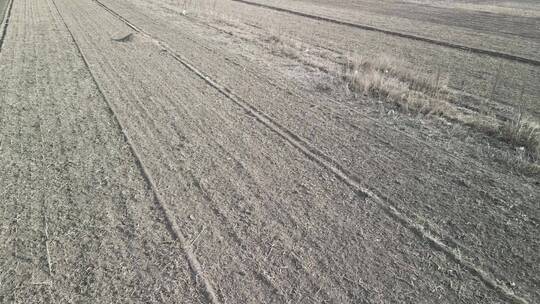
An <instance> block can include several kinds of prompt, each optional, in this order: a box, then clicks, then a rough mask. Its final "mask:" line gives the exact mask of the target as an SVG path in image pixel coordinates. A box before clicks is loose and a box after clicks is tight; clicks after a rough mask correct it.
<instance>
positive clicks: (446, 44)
mask: <svg viewBox="0 0 540 304" xmlns="http://www.w3.org/2000/svg"><path fill="white" fill-rule="evenodd" d="M231 1H235V2H239V3H243V4H247V5H253V6H258V7H262V8H266V9H270V10H274V11H278V12H284V13H289V14H293V15H297V16H301V17H305V18H310V19H314V20H319V21H325V22H330V23H334V24H339V25H344V26H349V27H354V28H358V29H362V30H366V31H372V32H379V33H383V34H386V35H390V36H396V37H400V38H406V39H411V40H416V41H421V42H425V43H429V44H434V45H438V46H442V47H446V48H451V49H456V50H461V51H465V52H471V53H475V54H480V55H487V56H490V57H495V58H502V59H506V60H510V61H517V62H521V63H525V64H529V65H533V66H540V60H535V59H531V58H525V57H521V56H517V55H512V54H508V53H502V52H497V51H493V50H486V49H480V48H476V47H471V46H466V45H461V44H457V43H452V42H448V41H441V40H436V39H431V38H427V37H421V36H416V35H412V34H406V33H402V32H396V31H391V30H385V29H383V28H379V27H374V26H370V25H366V24H358V23H353V22H348V21H343V20H338V19H332V18H328V17H323V16H318V15H313V14H308V13H303V12H299V11H295V10H291V9H287V8H282V7H277V6H273V5H268V4H262V3H257V2H251V1H247V0H231Z"/></svg>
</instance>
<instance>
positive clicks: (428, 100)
mask: <svg viewBox="0 0 540 304" xmlns="http://www.w3.org/2000/svg"><path fill="white" fill-rule="evenodd" d="M341 78H342V79H343V80H344V81H345V82H346V84H347V87H348V88H349V89H350V90H351V91H352V92H354V93H361V94H364V95H366V96H369V97H374V98H378V99H381V100H385V101H388V102H391V103H393V104H395V105H397V106H398V107H399V108H401V109H403V110H404V111H407V112H416V113H422V114H426V115H437V116H441V117H444V118H446V119H449V120H451V121H457V122H459V123H462V124H464V125H467V126H469V127H472V128H474V129H476V130H477V131H481V132H483V133H485V134H488V135H494V136H497V137H499V138H501V139H502V140H504V141H505V142H508V143H510V144H512V145H514V146H515V147H518V148H519V147H523V148H524V149H527V152H528V153H527V154H528V155H529V156H530V158H531V159H532V160H533V161H536V160H538V159H539V158H540V127H539V124H538V123H536V122H534V121H532V120H531V119H525V118H523V117H522V115H519V117H518V119H516V120H511V121H507V122H501V121H499V120H497V119H494V118H493V117H492V116H490V115H486V114H484V113H481V112H476V113H475V112H473V113H471V112H467V113H465V112H463V111H462V110H461V109H460V108H459V107H457V106H456V105H454V104H453V103H452V102H451V99H452V97H453V98H454V99H455V98H456V96H451V93H450V92H449V91H448V90H447V88H446V85H445V81H444V79H445V77H443V76H442V75H440V72H438V73H436V74H435V75H432V76H428V77H426V76H422V74H421V73H415V72H414V71H411V70H407V69H405V68H403V65H402V64H400V61H399V60H397V59H394V58H391V57H390V56H387V55H381V56H379V57H375V58H366V57H362V56H356V57H352V59H349V60H347V62H346V64H345V66H344V68H343V75H342V76H341ZM441 79H443V80H441Z"/></svg>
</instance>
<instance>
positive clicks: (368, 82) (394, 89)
mask: <svg viewBox="0 0 540 304" xmlns="http://www.w3.org/2000/svg"><path fill="white" fill-rule="evenodd" d="M343 79H344V80H345V81H346V83H347V85H348V88H349V89H350V90H351V91H353V92H360V93H362V94H365V95H367V96H371V97H375V98H380V99H383V100H386V101H390V102H393V103H395V104H396V105H398V106H400V107H401V108H404V109H406V110H408V111H415V112H421V113H424V114H435V115H443V116H444V115H445V114H454V113H451V112H452V111H451V107H450V105H449V104H448V102H446V101H444V100H442V99H440V98H438V97H439V96H441V95H444V94H446V93H447V92H446V90H445V85H444V83H443V82H442V81H441V76H440V74H439V75H438V76H436V77H435V78H433V79H431V78H426V77H421V76H419V75H418V74H417V75H415V74H414V73H413V72H412V71H410V70H407V69H404V68H403V64H402V63H400V62H399V61H397V60H395V59H393V58H391V57H389V56H384V55H383V56H379V57H375V58H373V59H367V58H365V57H356V58H353V59H352V60H348V61H347V63H346V65H345V67H344V72H343ZM452 118H453V117H452Z"/></svg>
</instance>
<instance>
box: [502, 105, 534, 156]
mask: <svg viewBox="0 0 540 304" xmlns="http://www.w3.org/2000/svg"><path fill="white" fill-rule="evenodd" d="M499 131H500V136H501V138H502V139H503V140H505V141H507V142H510V143H511V144H513V145H515V146H519V147H523V148H524V149H527V151H529V154H530V156H531V157H532V158H533V159H535V160H540V124H538V123H537V122H535V121H532V120H530V119H527V118H523V117H522V116H521V115H519V116H518V118H517V119H514V120H511V121H508V122H506V123H504V124H502V125H501V127H500V129H499Z"/></svg>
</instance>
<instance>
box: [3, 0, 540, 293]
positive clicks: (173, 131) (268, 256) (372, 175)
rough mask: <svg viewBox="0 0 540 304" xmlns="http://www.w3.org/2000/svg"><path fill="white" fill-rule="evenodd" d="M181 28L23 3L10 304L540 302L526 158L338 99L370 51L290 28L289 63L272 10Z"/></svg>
mask: <svg viewBox="0 0 540 304" xmlns="http://www.w3.org/2000/svg"><path fill="white" fill-rule="evenodd" d="M340 3H341V2H340ZM209 4H210V5H211V3H209ZM227 5H230V6H225V5H224V3H220V4H219V5H218V6H217V9H219V8H221V9H223V11H227V10H231V9H232V8H235V7H236V5H238V4H235V3H232V2H227ZM209 7H212V6H209ZM217 9H216V10H217ZM373 9H374V10H375V9H376V8H373ZM183 10H184V8H183V7H182V5H179V4H178V3H172V2H170V3H167V2H163V1H155V0H150V1H143V0H117V1H112V0H103V1H99V2H98V1H93V0H86V1H69V0H44V1H35V0H16V1H15V2H14V4H13V11H12V20H11V22H10V25H9V30H8V31H7V36H6V38H5V44H4V48H3V49H2V52H1V53H0V75H2V77H1V78H0V99H1V100H0V101H1V102H0V175H1V176H2V177H3V178H2V179H0V206H1V207H0V244H2V245H1V246H0V257H1V259H0V302H2V303H3V302H7V303H43V302H45V303H53V302H76V303H78V302H95V303H102V302H106V303H110V302H122V303H178V302H181V303H328V302H330V303H433V302H437V303H460V302H461V303H507V302H514V303H535V302H538V301H539V300H540V294H539V290H540V288H539V287H540V286H539V284H540V283H539V282H540V277H539V273H540V269H539V266H538V265H540V256H539V254H538V252H540V238H539V235H540V234H539V221H540V210H539V206H538V201H540V179H539V178H538V176H536V175H532V176H531V175H524V174H523V172H522V171H521V170H520V169H519V168H518V167H517V165H516V164H518V163H521V162H522V161H523V160H520V159H519V154H518V152H516V150H514V148H513V147H511V146H508V145H507V144H505V143H502V142H500V141H499V140H497V139H494V138H490V137H488V136H486V135H482V134H479V133H475V132H474V131H471V130H470V129H468V128H467V127H465V126H460V125H457V124H452V123H449V122H447V121H444V120H440V119H437V118H433V117H422V116H416V115H409V114H407V113H399V112H397V110H396V109H394V108H392V107H391V106H388V105H385V104H384V103H382V102H381V101H379V100H373V99H370V98H366V97H362V96H351V95H350V94H349V93H347V92H345V91H344V90H342V89H340V87H339V84H335V83H334V81H336V80H335V79H332V78H328V77H330V76H329V75H330V74H329V73H328V71H325V67H332V65H333V64H334V65H335V64H337V62H338V61H339V56H341V55H340V54H338V53H336V52H335V51H334V49H336V48H340V47H343V41H344V40H342V41H338V40H340V38H346V39H348V38H350V37H353V36H354V35H355V33H354V32H352V31H349V32H348V31H345V30H343V29H340V30H339V31H338V30H336V31H334V28H333V26H331V25H325V24H320V23H309V22H311V21H306V20H304V19H302V18H299V17H292V16H284V17H283V19H280V24H282V26H283V27H284V28H286V29H287V30H286V31H284V32H286V33H287V34H286V35H283V36H279V37H278V39H280V41H287V43H289V42H288V41H289V40H286V39H291V41H293V42H294V41H295V42H296V43H298V44H299V47H295V44H294V43H293V44H292V46H293V48H292V49H291V50H288V51H283V49H282V46H280V45H277V44H276V43H275V42H272V41H271V40H268V38H269V37H270V36H272V35H274V34H276V31H275V29H276V28H275V27H271V26H268V25H266V23H265V22H270V20H271V18H267V17H266V18H265V17H264V16H265V14H267V11H265V10H263V9H260V8H251V7H250V8H249V9H248V8H247V7H246V10H249V11H248V15H250V17H246V18H250V19H237V20H231V19H228V18H224V17H226V16H218V15H216V14H215V13H214V14H211V13H212V11H210V12H208V11H207V12H206V14H203V12H204V11H203V8H199V10H200V11H199V14H197V15H195V14H191V12H189V11H188V13H187V14H182V11H183ZM214 12H215V11H214ZM445 12H447V11H445ZM242 16H243V15H242ZM242 18H243V17H242ZM452 18H453V17H452V16H448V19H452ZM471 18H472V17H471ZM254 19H259V21H260V22H258V23H255V22H254ZM252 22H253V23H252ZM313 24H317V26H319V28H318V30H313V31H311V32H309V33H301V31H295V30H294V28H297V29H302V28H304V29H308V27H307V26H308V25H309V26H313ZM445 26H449V25H448V24H446V25H445ZM309 28H310V27H309ZM475 30H478V29H475ZM278 33H279V32H278ZM323 33H326V34H323ZM334 36H335V37H334ZM355 39H359V38H355ZM354 41H356V42H358V43H359V40H354ZM354 41H353V43H356V42H354ZM325 46H327V48H325ZM439 51H440V50H439ZM433 52H434V53H435V52H436V51H435V50H433ZM445 52H448V53H451V51H445ZM452 54H454V53H452ZM455 54H456V55H455V56H461V55H459V54H458V53H455ZM493 62H496V61H493ZM518 66H519V65H516V69H519V67H518ZM526 77H528V76H526ZM321 85H326V86H325V87H321Z"/></svg>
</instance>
